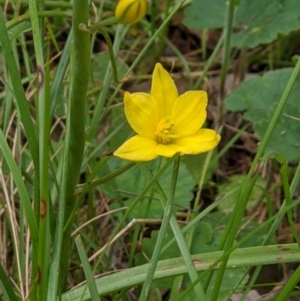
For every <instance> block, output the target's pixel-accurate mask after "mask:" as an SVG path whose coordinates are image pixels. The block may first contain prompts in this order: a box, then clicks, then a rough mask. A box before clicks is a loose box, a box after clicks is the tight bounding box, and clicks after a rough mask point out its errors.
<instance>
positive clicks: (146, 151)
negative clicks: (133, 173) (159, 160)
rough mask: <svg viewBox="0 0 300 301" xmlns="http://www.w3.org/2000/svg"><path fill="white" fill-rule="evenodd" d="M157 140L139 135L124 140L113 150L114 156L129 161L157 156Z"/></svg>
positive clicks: (145, 159) (151, 158)
mask: <svg viewBox="0 0 300 301" xmlns="http://www.w3.org/2000/svg"><path fill="white" fill-rule="evenodd" d="M156 147H157V142H156V141H155V140H153V139H151V138H147V137H142V136H139V135H136V136H133V137H132V138H130V139H129V140H127V141H125V142H124V143H123V144H122V145H121V146H120V147H119V148H118V149H117V150H116V151H115V152H114V155H115V156H116V157H119V158H122V159H126V160H130V161H135V162H137V161H150V160H153V159H155V158H156V157H157V154H156V153H155V149H156Z"/></svg>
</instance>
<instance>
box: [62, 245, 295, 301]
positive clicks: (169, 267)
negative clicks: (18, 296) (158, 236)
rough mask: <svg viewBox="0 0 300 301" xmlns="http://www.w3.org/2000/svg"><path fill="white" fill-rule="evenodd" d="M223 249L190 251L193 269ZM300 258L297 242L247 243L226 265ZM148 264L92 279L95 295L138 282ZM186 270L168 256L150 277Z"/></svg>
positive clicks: (75, 300) (77, 293) (82, 294)
mask: <svg viewBox="0 0 300 301" xmlns="http://www.w3.org/2000/svg"><path fill="white" fill-rule="evenodd" d="M222 254H223V252H222V251H218V252H212V253H205V254H197V255H193V260H194V261H195V262H197V265H196V269H197V271H205V270H207V269H208V268H209V267H210V266H211V264H213V263H214V262H215V261H216V260H217V259H218V258H220V257H221V256H222ZM299 260H300V253H299V250H298V245H297V244H284V245H272V246H264V247H250V248H243V249H237V250H235V251H234V252H232V254H231V257H230V260H229V261H228V268H232V269H233V271H234V268H235V267H236V268H238V267H248V266H256V265H267V264H278V263H283V262H286V263H288V262H297V261H299ZM148 268H149V264H145V265H141V266H138V267H134V268H131V269H126V270H125V271H121V272H118V273H114V274H111V275H108V276H105V277H102V278H99V279H96V280H95V282H96V285H97V290H98V294H99V295H107V294H110V293H112V292H115V291H118V290H121V289H122V288H128V287H132V286H135V285H139V284H141V283H142V282H143V281H144V280H145V277H146V273H147V270H148ZM182 274H187V268H186V265H185V262H184V259H183V258H181V257H179V258H172V259H166V260H162V261H159V263H158V265H157V269H156V272H155V274H154V280H157V279H162V278H166V277H172V276H177V275H182ZM85 290H86V285H85V284H83V285H80V286H79V287H77V288H75V289H73V290H70V291H69V292H66V293H65V294H63V296H62V301H79V300H82V301H85V300H88V299H90V298H91V296H90V293H89V292H88V291H85Z"/></svg>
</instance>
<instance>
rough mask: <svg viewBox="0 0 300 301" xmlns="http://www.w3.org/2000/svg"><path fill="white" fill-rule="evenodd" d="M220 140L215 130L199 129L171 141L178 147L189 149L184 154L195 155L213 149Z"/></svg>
mask: <svg viewBox="0 0 300 301" xmlns="http://www.w3.org/2000/svg"><path fill="white" fill-rule="evenodd" d="M220 140H221V136H220V135H219V134H218V133H217V132H216V131H214V130H210V129H200V130H199V131H197V132H196V133H195V134H193V135H190V136H187V137H181V138H178V139H174V140H173V141H172V143H173V144H176V145H177V146H178V147H186V149H187V150H189V152H188V153H186V154H190V155H196V154H200V153H205V152H208V151H210V150H212V149H214V148H215V147H216V146H217V145H218V143H219V141H220Z"/></svg>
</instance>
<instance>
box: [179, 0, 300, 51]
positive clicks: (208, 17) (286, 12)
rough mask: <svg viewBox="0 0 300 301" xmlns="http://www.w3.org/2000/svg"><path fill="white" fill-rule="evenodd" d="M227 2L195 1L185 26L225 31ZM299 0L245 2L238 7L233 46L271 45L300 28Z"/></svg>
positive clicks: (186, 16)
mask: <svg viewBox="0 0 300 301" xmlns="http://www.w3.org/2000/svg"><path fill="white" fill-rule="evenodd" d="M226 3H227V1H226V0H213V1H208V0H193V2H192V3H191V5H190V6H188V7H187V8H186V10H185V18H184V23H185V25H186V26H188V27H189V28H194V29H202V28H222V27H223V26H224V24H225V13H226V8H227V6H226ZM299 17H300V5H299V2H298V0H272V1H260V0H243V1H241V2H240V4H239V5H238V6H237V8H236V12H235V17H234V21H233V27H234V29H235V34H233V35H232V41H231V42H232V46H236V47H238V48H244V47H248V48H252V47H256V46H257V45H259V44H265V43H270V42H272V41H274V40H275V39H276V37H277V36H278V34H287V33H289V32H291V31H293V30H296V29H297V28H298V26H299Z"/></svg>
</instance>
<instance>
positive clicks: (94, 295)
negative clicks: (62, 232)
mask: <svg viewBox="0 0 300 301" xmlns="http://www.w3.org/2000/svg"><path fill="white" fill-rule="evenodd" d="M75 243H76V246H77V250H78V253H79V257H80V260H81V264H82V267H83V271H84V275H85V277H86V280H87V285H88V288H89V291H90V295H91V299H92V301H100V297H99V294H98V290H97V286H96V283H95V279H94V275H93V271H92V269H91V266H90V263H89V260H88V257H87V255H86V251H85V248H84V245H83V242H82V239H81V237H80V235H78V236H77V237H76V238H75Z"/></svg>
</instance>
